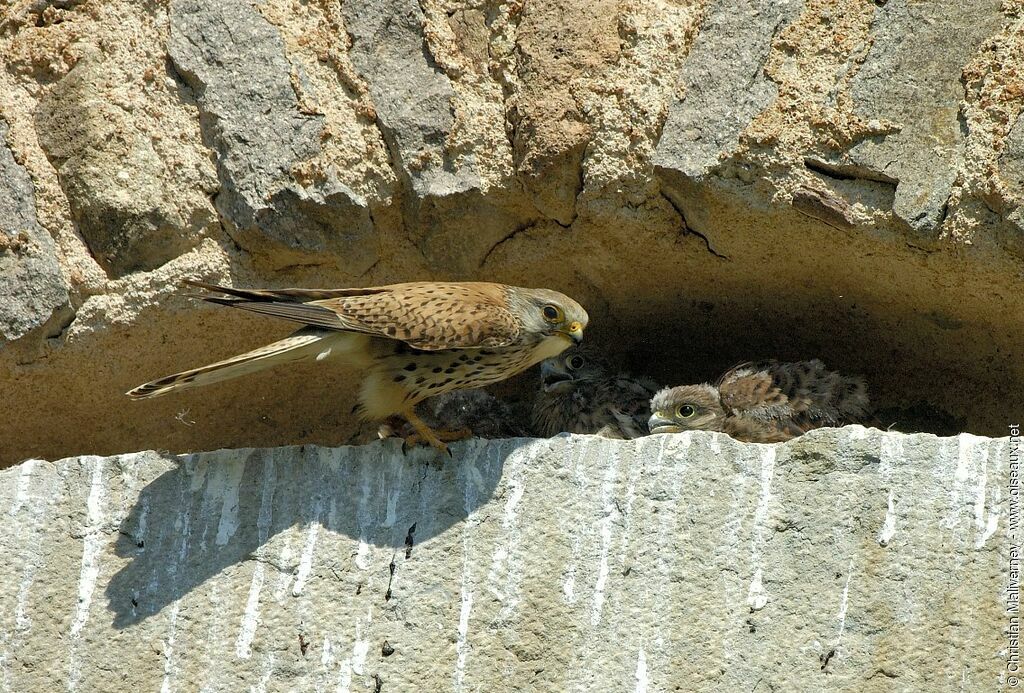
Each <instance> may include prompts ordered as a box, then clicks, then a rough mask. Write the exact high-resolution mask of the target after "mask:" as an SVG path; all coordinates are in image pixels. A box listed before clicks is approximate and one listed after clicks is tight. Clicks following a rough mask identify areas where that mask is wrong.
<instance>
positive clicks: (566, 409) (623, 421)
mask: <svg viewBox="0 0 1024 693" xmlns="http://www.w3.org/2000/svg"><path fill="white" fill-rule="evenodd" d="M540 372H541V391H540V392H539V393H537V398H536V399H535V400H534V404H533V417H532V418H533V427H534V429H535V431H536V433H537V434H538V435H541V436H544V437H550V436H553V435H555V434H557V433H561V432H563V431H564V432H568V433H598V434H600V435H603V436H605V437H608V438H639V437H640V436H642V435H646V434H647V417H649V416H650V414H651V411H650V409H649V408H648V403H649V402H650V400H651V396H652V395H653V394H654V392H655V391H656V390H657V389H658V386H657V384H656V383H654V381H652V380H650V379H647V378H634V377H632V376H629V375H624V374H619V375H613V374H612V372H611V367H610V366H609V364H608V362H607V361H605V360H604V359H603V358H601V357H600V356H599V355H598V353H597V350H596V349H592V348H589V347H583V346H574V347H572V348H570V349H568V350H566V351H564V352H562V353H561V354H559V355H558V356H555V357H553V358H549V359H547V360H546V361H544V362H543V363H541V366H540Z"/></svg>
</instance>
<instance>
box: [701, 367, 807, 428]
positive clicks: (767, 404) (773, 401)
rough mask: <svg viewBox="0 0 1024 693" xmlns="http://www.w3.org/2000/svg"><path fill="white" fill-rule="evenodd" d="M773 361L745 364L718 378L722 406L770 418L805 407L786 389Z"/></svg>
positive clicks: (743, 413)
mask: <svg viewBox="0 0 1024 693" xmlns="http://www.w3.org/2000/svg"><path fill="white" fill-rule="evenodd" d="M785 384H786V383H785V382H781V383H780V382H779V381H778V380H777V379H776V377H775V374H774V373H773V372H772V369H771V364H750V363H743V364H740V365H738V366H736V367H735V368H732V369H731V370H729V371H727V372H726V373H725V375H723V376H722V377H721V378H720V379H719V381H718V391H719V393H720V394H721V398H722V405H723V406H724V407H725V408H726V410H727V411H730V412H732V413H735V414H742V415H745V416H751V417H754V418H756V419H761V420H770V419H778V418H781V417H784V416H788V415H791V414H792V413H793V411H794V409H798V408H800V406H801V403H800V402H794V401H793V400H792V399H791V398H790V397H789V395H788V394H787V392H786V391H785V389H784V387H785Z"/></svg>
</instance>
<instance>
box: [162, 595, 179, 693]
mask: <svg viewBox="0 0 1024 693" xmlns="http://www.w3.org/2000/svg"><path fill="white" fill-rule="evenodd" d="M180 610H181V600H180V599H175V600H174V603H173V604H171V617H170V619H169V623H168V624H167V637H166V638H164V646H163V651H162V654H163V658H164V678H163V681H162V682H161V683H160V693H170V691H171V677H172V676H173V675H174V641H175V640H176V639H177V635H178V628H177V625H178V611H180Z"/></svg>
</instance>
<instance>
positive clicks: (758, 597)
mask: <svg viewBox="0 0 1024 693" xmlns="http://www.w3.org/2000/svg"><path fill="white" fill-rule="evenodd" d="M761 578H762V573H761V569H760V568H758V569H757V570H755V571H754V579H753V580H751V581H750V589H749V590H748V591H747V605H748V606H749V607H750V610H751V611H760V610H761V609H763V608H764V607H765V605H767V604H768V592H767V591H765V589H764V584H763V583H762V582H761Z"/></svg>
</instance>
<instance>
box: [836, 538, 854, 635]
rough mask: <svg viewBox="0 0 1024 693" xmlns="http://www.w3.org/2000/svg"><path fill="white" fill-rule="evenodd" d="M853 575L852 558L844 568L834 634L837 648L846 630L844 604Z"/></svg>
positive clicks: (846, 601) (845, 604) (847, 597)
mask: <svg viewBox="0 0 1024 693" xmlns="http://www.w3.org/2000/svg"><path fill="white" fill-rule="evenodd" d="M852 577H853V558H851V559H850V566H849V568H847V570H846V584H845V585H843V596H842V600H841V601H840V602H839V617H838V618H839V633H838V634H837V635H836V642H835V647H836V648H837V649H838V648H839V641H840V640H842V639H843V633H844V632H846V606H847V604H848V602H849V597H850V578H852Z"/></svg>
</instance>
